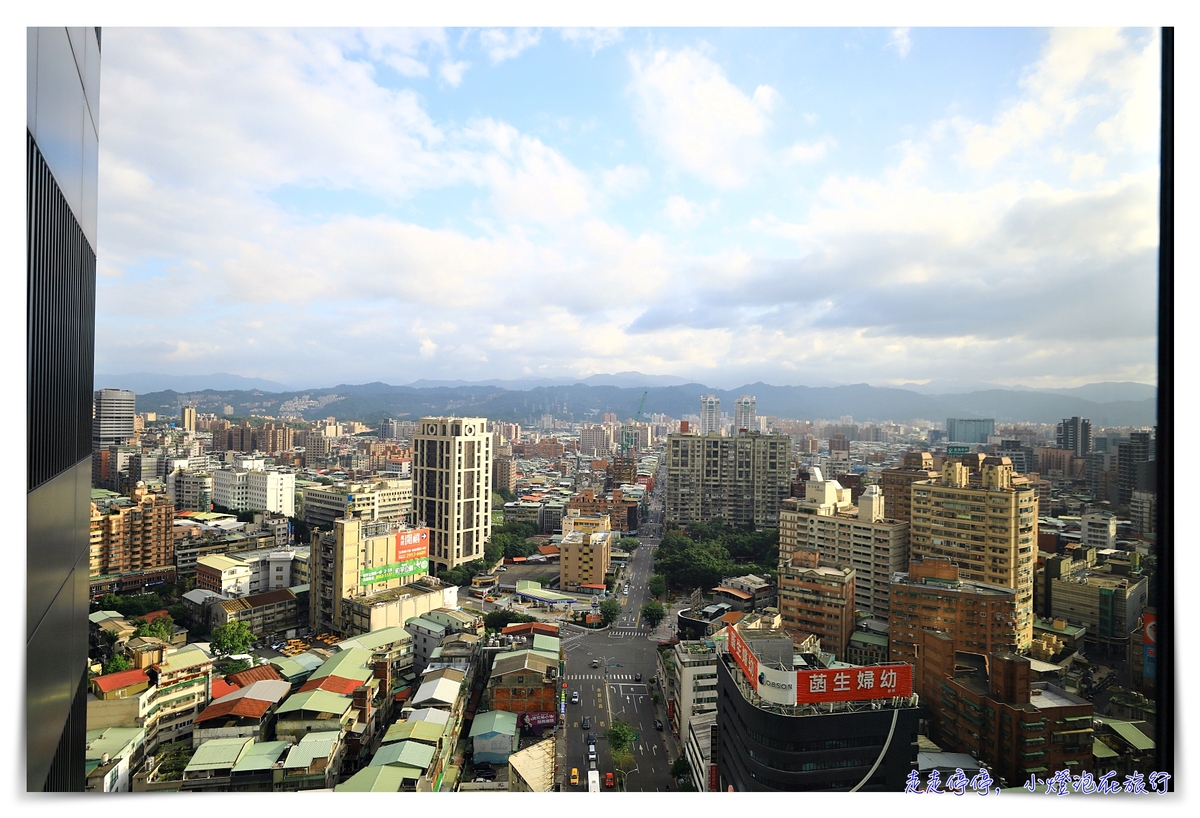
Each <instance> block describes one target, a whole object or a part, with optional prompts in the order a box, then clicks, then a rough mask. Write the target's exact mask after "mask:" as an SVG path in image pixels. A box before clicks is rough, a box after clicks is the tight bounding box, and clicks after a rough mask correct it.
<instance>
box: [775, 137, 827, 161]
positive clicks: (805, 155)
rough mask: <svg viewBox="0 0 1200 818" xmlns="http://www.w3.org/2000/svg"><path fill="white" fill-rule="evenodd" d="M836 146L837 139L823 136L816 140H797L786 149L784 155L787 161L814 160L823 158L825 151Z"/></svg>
mask: <svg viewBox="0 0 1200 818" xmlns="http://www.w3.org/2000/svg"><path fill="white" fill-rule="evenodd" d="M836 146H837V140H835V139H834V138H833V137H831V136H825V137H822V138H821V139H818V140H817V141H816V142H808V143H805V142H797V143H796V144H794V145H792V146H791V147H790V148H788V149H787V151H786V153H785V154H784V157H785V158H786V160H787V161H788V162H815V161H817V160H818V159H824V158H825V154H826V152H827V151H828V150H829V149H830V148H833V147H836Z"/></svg>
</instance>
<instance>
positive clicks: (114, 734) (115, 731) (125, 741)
mask: <svg viewBox="0 0 1200 818" xmlns="http://www.w3.org/2000/svg"><path fill="white" fill-rule="evenodd" d="M145 735H146V730H145V728H142V727H106V728H104V729H103V730H88V731H87V737H86V741H87V744H86V745H85V748H84V757H85V758H89V759H91V758H100V757H101V756H103V755H104V754H105V753H108V754H109V755H110V756H112V757H114V758H115V757H116V756H117V755H118V754H119V753H120V752H121V751H122V750H124V749H125V748H126V747H128V746H130V745H131V744H140V743H141V740H142V738H144V737H145Z"/></svg>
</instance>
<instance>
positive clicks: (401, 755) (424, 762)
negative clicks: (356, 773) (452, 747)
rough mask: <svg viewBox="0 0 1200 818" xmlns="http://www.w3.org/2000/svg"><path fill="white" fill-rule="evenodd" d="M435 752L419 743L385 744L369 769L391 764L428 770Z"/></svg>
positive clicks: (372, 760)
mask: <svg viewBox="0 0 1200 818" xmlns="http://www.w3.org/2000/svg"><path fill="white" fill-rule="evenodd" d="M435 752H436V750H435V749H434V748H433V747H431V746H429V745H428V744H422V743H421V742H419V741H398V742H396V743H395V744H385V745H384V746H382V747H380V748H379V752H377V753H375V757H374V758H373V759H371V764H370V766H371V767H379V766H382V765H384V764H393V765H396V766H399V767H416V768H418V769H421V770H427V769H429V765H430V763H431V762H432V761H433V756H434V753H435Z"/></svg>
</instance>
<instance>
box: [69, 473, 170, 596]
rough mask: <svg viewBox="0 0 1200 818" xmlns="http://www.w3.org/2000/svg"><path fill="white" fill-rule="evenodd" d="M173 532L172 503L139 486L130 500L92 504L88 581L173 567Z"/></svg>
mask: <svg viewBox="0 0 1200 818" xmlns="http://www.w3.org/2000/svg"><path fill="white" fill-rule="evenodd" d="M99 493H100V494H103V492H99ZM174 528H175V505H174V503H172V502H171V499H170V498H169V497H167V496H166V495H165V494H151V493H150V492H149V491H147V489H146V487H145V485H143V484H138V485H137V486H135V487H134V489H133V492H132V495H131V497H115V498H111V501H108V502H106V501H105V500H104V499H101V500H100V502H98V503H92V515H91V525H90V531H91V541H90V548H89V551H90V559H89V570H88V577H89V578H91V579H94V578H96V577H99V576H105V575H109V574H126V573H131V572H133V571H152V570H154V569H156V568H163V567H165V566H168V565H174V564H175V532H174Z"/></svg>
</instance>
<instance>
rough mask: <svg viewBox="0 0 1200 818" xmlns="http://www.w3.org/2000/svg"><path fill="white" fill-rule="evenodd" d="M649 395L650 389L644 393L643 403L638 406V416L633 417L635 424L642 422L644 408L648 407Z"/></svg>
mask: <svg viewBox="0 0 1200 818" xmlns="http://www.w3.org/2000/svg"><path fill="white" fill-rule="evenodd" d="M649 394H650V390H649V389H647V390H646V391H645V392H643V393H642V402H641V403H639V404H638V410H637V414H636V415H634V416H633V422H634V423H641V422H642V407H643V406H645V405H646V396H647V395H649Z"/></svg>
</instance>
